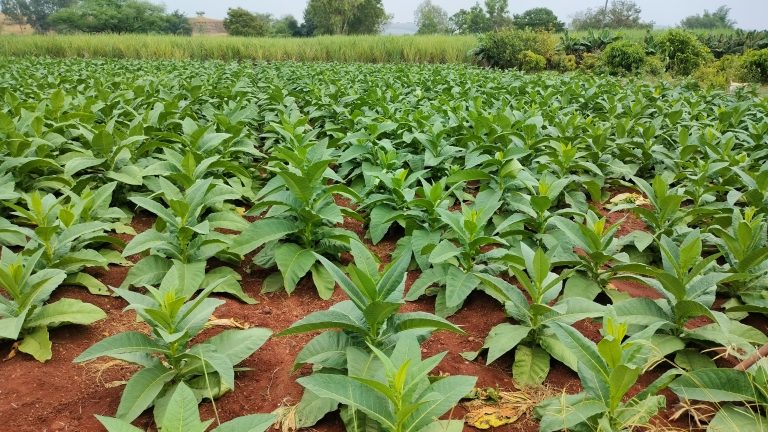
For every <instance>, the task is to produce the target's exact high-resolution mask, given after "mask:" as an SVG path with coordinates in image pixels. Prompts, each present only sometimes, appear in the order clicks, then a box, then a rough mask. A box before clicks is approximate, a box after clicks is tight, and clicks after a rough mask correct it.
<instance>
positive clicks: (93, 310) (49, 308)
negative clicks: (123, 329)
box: [24, 298, 107, 328]
mask: <svg viewBox="0 0 768 432" xmlns="http://www.w3.org/2000/svg"><path fill="white" fill-rule="evenodd" d="M106 317H107V314H106V313H104V311H103V310H101V309H99V308H98V307H97V306H95V305H92V304H90V303H85V302H82V301H80V300H76V299H68V298H64V299H61V300H59V301H56V302H54V303H49V304H46V305H44V306H42V307H41V308H40V309H38V310H36V311H35V312H34V313H33V314H32V315H31V316H30V317H29V319H28V320H27V322H26V323H24V325H25V327H28V328H34V327H56V326H59V325H62V324H81V325H86V324H91V323H93V322H96V321H98V320H100V319H104V318H106Z"/></svg>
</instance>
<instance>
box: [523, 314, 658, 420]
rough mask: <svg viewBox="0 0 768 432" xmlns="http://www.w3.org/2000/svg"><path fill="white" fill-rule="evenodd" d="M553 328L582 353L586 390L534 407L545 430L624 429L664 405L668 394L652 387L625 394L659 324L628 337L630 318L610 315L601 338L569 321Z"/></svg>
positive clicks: (581, 376) (575, 351)
mask: <svg viewBox="0 0 768 432" xmlns="http://www.w3.org/2000/svg"><path fill="white" fill-rule="evenodd" d="M551 328H552V330H553V332H554V334H555V335H556V337H557V338H558V339H560V341H562V343H563V344H564V345H565V346H566V347H567V349H568V350H570V351H571V352H572V353H573V355H574V356H575V357H576V358H577V360H578V373H579V379H580V380H581V382H582V384H583V385H584V391H583V392H581V393H578V394H574V395H568V394H563V395H562V396H556V397H553V398H550V399H547V400H545V401H543V402H541V403H540V404H539V405H538V406H537V407H536V409H535V414H536V416H537V417H538V418H539V419H540V420H541V423H540V426H539V430H540V431H542V432H555V431H560V430H569V431H570V430H573V431H580V430H585V431H586V430H589V431H594V430H601V431H625V430H628V429H630V428H631V427H633V426H641V425H646V424H647V423H648V420H650V418H651V417H653V416H654V415H655V414H656V413H657V412H658V411H659V410H660V409H661V408H663V407H664V406H665V398H664V396H654V395H653V394H652V393H651V392H649V391H643V392H640V393H638V394H637V395H635V396H634V397H631V398H629V399H626V398H625V396H626V394H627V392H628V391H629V390H630V388H632V386H633V385H634V384H635V383H636V382H637V379H638V378H639V377H640V375H641V374H642V373H643V371H644V369H645V368H646V366H648V364H649V362H650V360H651V359H652V353H653V346H652V345H651V343H650V341H649V340H648V338H649V337H650V336H651V335H652V334H653V333H654V332H655V331H656V329H657V328H658V326H655V327H649V328H648V329H646V330H644V331H642V332H640V333H637V334H635V335H634V336H632V337H630V338H627V339H625V337H626V335H627V325H626V323H623V322H618V321H616V319H615V318H614V317H611V316H610V315H608V316H606V318H605V320H604V321H603V333H604V335H603V339H602V340H601V341H600V342H598V343H597V344H595V343H594V342H592V341H591V340H589V339H587V338H586V337H584V336H583V335H582V334H581V333H579V331H578V330H576V329H574V328H573V327H571V326H569V325H566V324H562V323H555V324H553V325H552V326H551Z"/></svg>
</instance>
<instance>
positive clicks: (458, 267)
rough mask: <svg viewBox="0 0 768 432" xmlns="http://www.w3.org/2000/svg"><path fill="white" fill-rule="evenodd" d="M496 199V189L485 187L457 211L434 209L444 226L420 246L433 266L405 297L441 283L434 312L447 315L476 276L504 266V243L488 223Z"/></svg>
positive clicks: (507, 255)
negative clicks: (437, 237) (437, 238)
mask: <svg viewBox="0 0 768 432" xmlns="http://www.w3.org/2000/svg"><path fill="white" fill-rule="evenodd" d="M499 198H500V195H499V193H498V192H494V191H491V190H486V191H483V192H480V193H479V194H478V195H477V199H476V200H475V202H474V203H473V204H472V205H471V206H465V205H462V211H461V213H459V212H451V211H449V210H446V209H437V213H438V214H439V215H440V218H441V219H442V220H443V222H444V223H445V227H446V228H445V232H444V235H443V237H444V238H443V240H442V241H440V242H439V243H437V242H436V243H431V244H427V245H426V246H424V248H423V249H422V252H427V251H429V253H430V255H429V262H430V263H431V264H432V266H433V267H432V268H430V269H428V270H426V271H424V272H423V273H422V275H421V277H420V278H419V279H418V280H417V281H416V282H415V283H414V284H413V286H412V287H411V289H410V291H408V295H407V296H406V298H405V299H406V300H408V301H413V300H416V299H418V298H419V297H421V296H422V295H424V294H426V293H427V289H428V288H429V287H431V286H433V285H442V286H445V289H438V290H437V291H436V294H437V299H436V301H435V311H436V313H437V315H439V316H442V317H447V316H450V315H452V314H454V313H455V312H456V311H458V310H459V309H461V306H462V305H463V304H464V301H465V300H466V298H467V297H468V296H469V294H470V293H471V292H472V291H473V290H475V289H476V288H477V287H478V286H479V285H480V277H479V275H483V274H495V273H498V272H500V271H502V270H504V269H506V266H505V265H502V263H504V262H505V260H509V259H511V258H510V255H511V254H510V253H509V251H508V250H507V249H506V248H505V246H507V242H506V241H504V240H503V239H502V238H501V237H499V236H498V235H497V234H498V232H497V228H496V227H493V224H491V223H489V221H490V220H491V217H493V215H494V213H495V212H496V210H498V208H499V207H500V206H501V201H499ZM495 245H498V246H500V247H498V248H496V249H492V250H489V251H487V252H482V249H483V248H484V247H489V246H495Z"/></svg>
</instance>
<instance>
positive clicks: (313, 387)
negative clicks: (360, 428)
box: [296, 373, 466, 430]
mask: <svg viewBox="0 0 768 432" xmlns="http://www.w3.org/2000/svg"><path fill="white" fill-rule="evenodd" d="M296 382H297V383H299V384H301V385H302V386H304V387H305V388H306V389H307V390H309V391H311V392H312V393H315V394H316V395H318V396H320V397H325V398H331V399H333V400H336V401H338V402H339V403H342V404H344V405H348V406H350V407H352V408H355V409H359V410H361V411H363V412H364V413H365V414H366V415H368V416H370V417H371V418H373V419H374V420H376V421H377V422H379V424H381V425H382V426H383V427H386V428H388V429H391V430H394V429H395V425H394V424H393V423H392V419H393V412H392V404H391V403H390V402H389V401H388V400H387V399H386V398H385V397H384V396H382V395H380V394H378V393H376V392H374V391H373V390H372V389H371V388H369V387H368V386H366V385H364V384H362V383H360V382H358V381H355V380H354V379H352V378H350V377H348V376H344V375H328V374H321V373H319V374H314V375H310V376H306V377H302V378H299V379H297V380H296ZM465 394H466V393H465Z"/></svg>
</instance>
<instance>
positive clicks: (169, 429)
mask: <svg viewBox="0 0 768 432" xmlns="http://www.w3.org/2000/svg"><path fill="white" fill-rule="evenodd" d="M210 423H211V421H207V422H201V421H200V414H199V413H198V410H197V398H195V394H194V393H192V390H190V389H189V387H187V386H186V385H185V384H184V383H179V385H177V386H176V388H175V390H174V391H173V393H172V394H171V397H170V399H169V400H168V405H167V406H166V408H165V410H164V412H163V417H162V418H161V419H160V420H159V421H158V424H159V426H160V430H162V431H163V432H205V430H206V429H207V426H208V424H210Z"/></svg>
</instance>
